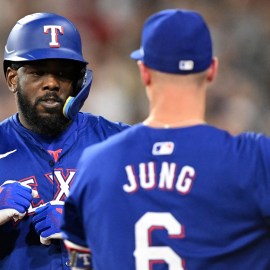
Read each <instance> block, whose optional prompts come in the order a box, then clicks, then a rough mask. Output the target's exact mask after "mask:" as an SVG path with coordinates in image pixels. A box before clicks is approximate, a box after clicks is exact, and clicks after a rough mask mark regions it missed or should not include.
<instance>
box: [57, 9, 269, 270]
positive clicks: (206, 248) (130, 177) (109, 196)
mask: <svg viewBox="0 0 270 270" xmlns="http://www.w3.org/2000/svg"><path fill="white" fill-rule="evenodd" d="M131 57H132V58H133V59H135V60H137V61H138V66H139V69H140V75H141V78H142V81H143V84H144V86H145V88H146V92H147V96H148V98H149V101H150V113H149V116H148V117H147V119H146V120H145V121H144V122H143V123H140V124H137V125H135V126H133V127H131V128H130V129H127V130H125V131H124V132H122V133H120V134H119V135H116V136H114V137H111V138H109V139H108V140H107V141H105V142H103V143H100V144H97V145H95V146H93V147H92V148H90V149H87V150H85V152H84V153H83V155H82V157H81V159H80V162H79V165H78V168H79V173H78V179H77V180H78V181H77V182H76V183H75V184H74V186H72V188H71V192H70V194H69V197H68V198H67V201H66V204H65V207H64V223H63V226H62V230H63V234H64V237H65V239H66V240H65V242H66V245H67V247H68V249H69V251H70V255H71V258H72V265H73V268H72V269H91V267H93V269H95V270H107V269H121V270H126V269H129V270H135V269H136V270H148V269H149V270H150V269H151V270H161V269H162V270H167V269H169V270H184V269H185V270H204V269H207V270H223V269H224V270H225V269H230V270H242V269H256V270H268V269H270V256H269V249H270V196H269V194H270V166H269V164H270V141H269V138H267V137H265V136H263V135H260V134H253V133H243V134H240V135H237V136H232V135H230V134H229V133H228V132H226V131H224V130H221V129H218V128H216V127H214V126H211V125H209V124H207V123H205V118H204V114H205V97H206V90H207V88H208V86H209V84H210V83H211V82H212V81H213V80H214V78H215V76H216V73H217V59H216V58H215V57H213V55H212V41H211V36H210V33H209V30H208V27H207V24H206V22H205V20H204V19H203V18H202V16H201V15H200V14H199V13H197V12H195V11H190V10H178V9H176V10H174V9H172V10H163V11H160V12H158V13H156V14H154V15H152V16H150V18H148V19H147V20H146V22H145V24H144V28H143V32H142V45H141V48H140V49H139V50H137V51H135V52H133V53H132V54H131ZM90 251H91V253H92V262H93V265H92V266H91V265H89V262H87V260H86V259H85V258H87V253H88V257H89V256H90ZM83 267H84V268H83Z"/></svg>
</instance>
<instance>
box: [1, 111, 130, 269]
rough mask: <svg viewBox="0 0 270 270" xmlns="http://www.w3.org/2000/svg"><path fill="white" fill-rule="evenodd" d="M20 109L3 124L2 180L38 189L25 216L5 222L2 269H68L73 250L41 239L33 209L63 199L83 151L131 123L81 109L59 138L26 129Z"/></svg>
mask: <svg viewBox="0 0 270 270" xmlns="http://www.w3.org/2000/svg"><path fill="white" fill-rule="evenodd" d="M17 117H18V116H17V115H14V116H12V117H10V118H8V119H7V120H5V121H4V122H2V123H1V124H0V140H1V141H0V185H1V184H2V183H3V182H5V181H6V180H17V181H20V182H24V184H27V185H28V186H30V187H31V188H33V189H35V190H37V191H38V194H39V197H38V198H34V199H33V202H32V204H31V206H30V208H29V210H28V214H27V216H25V217H24V219H22V220H20V221H18V222H13V221H10V222H8V223H6V224H4V225H2V226H0V269H2V270H34V269H38V270H67V269H70V268H69V267H68V266H67V261H68V256H67V253H66V250H65V247H64V245H63V243H62V241H60V240H54V241H53V242H52V244H51V245H49V246H44V245H42V244H41V243H40V239H39V236H38V235H37V233H36V232H35V230H34V227H33V225H32V224H31V221H32V217H33V213H34V211H35V209H36V207H38V206H39V205H41V204H44V203H46V202H48V201H52V200H56V201H58V200H59V201H63V200H65V199H66V196H67V195H68V192H69V187H70V186H71V185H72V184H73V182H74V181H75V180H76V174H77V167H76V164H77V162H78V159H79V157H80V155H81V153H82V151H83V150H84V149H85V148H86V147H87V146H89V145H92V144H95V143H98V142H101V141H103V140H105V139H106V138H108V137H109V136H111V135H113V134H115V133H118V132H120V131H121V130H123V129H125V128H126V127H128V126H127V125H124V124H121V123H113V122H110V121H107V120H106V119H104V118H102V117H97V116H94V115H91V114H86V113H79V114H78V117H77V118H76V120H75V121H74V122H73V123H72V124H71V126H70V127H69V128H68V130H67V131H65V132H64V133H63V134H62V135H61V136H59V137H58V138H57V139H54V140H50V139H48V138H46V137H42V136H38V135H36V134H33V133H31V132H30V131H29V130H27V129H25V128H24V127H23V126H21V125H20V123H19V122H18V120H17Z"/></svg>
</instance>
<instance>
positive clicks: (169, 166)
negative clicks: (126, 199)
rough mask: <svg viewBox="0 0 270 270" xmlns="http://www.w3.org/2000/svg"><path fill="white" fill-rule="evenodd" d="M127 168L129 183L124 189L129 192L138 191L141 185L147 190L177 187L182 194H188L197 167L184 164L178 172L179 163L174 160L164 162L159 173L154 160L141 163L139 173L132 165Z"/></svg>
mask: <svg viewBox="0 0 270 270" xmlns="http://www.w3.org/2000/svg"><path fill="white" fill-rule="evenodd" d="M125 170H126V174H127V180H128V183H127V184H125V185H123V189H124V191H125V192H127V193H133V192H136V191H137V190H138V189H139V187H140V188H143V189H146V190H150V189H153V188H158V189H160V190H169V191H171V190H174V189H176V190H177V191H178V192H179V193H181V194H187V193H189V192H190V190H191V187H192V184H193V180H194V179H195V174H196V173H195V169H194V168H193V167H191V166H188V165H186V166H183V167H182V168H181V170H180V172H179V173H177V165H176V163H174V162H172V163H168V162H162V164H161V168H160V172H159V174H158V170H157V166H156V164H155V163H154V162H148V163H140V164H139V168H138V171H139V173H138V174H136V170H135V168H134V166H132V165H128V166H126V167H125Z"/></svg>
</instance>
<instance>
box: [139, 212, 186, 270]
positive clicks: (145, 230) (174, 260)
mask: <svg viewBox="0 0 270 270" xmlns="http://www.w3.org/2000/svg"><path fill="white" fill-rule="evenodd" d="M155 229H166V230H167V231H168V235H169V237H171V238H182V237H183V228H182V226H181V224H180V223H179V222H178V221H177V220H176V219H175V218H174V217H173V215H172V214H170V213H153V212H148V213H146V214H144V215H143V216H142V217H141V218H140V219H139V220H138V221H137V222H136V224H135V245H136V248H135V251H134V256H135V260H136V270H146V269H149V270H150V269H152V265H153V264H156V263H164V262H166V263H167V264H168V268H169V270H184V268H183V266H182V265H183V264H182V259H181V257H179V256H178V255H177V254H176V253H175V252H174V251H173V250H172V249H171V248H170V247H168V246H163V247H160V246H159V247H157V246H156V247H155V246H150V243H151V236H152V235H151V232H152V231H153V230H155Z"/></svg>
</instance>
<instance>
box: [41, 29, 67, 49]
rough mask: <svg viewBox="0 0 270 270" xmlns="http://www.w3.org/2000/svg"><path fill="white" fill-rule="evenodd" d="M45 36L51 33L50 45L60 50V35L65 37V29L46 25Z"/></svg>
mask: <svg viewBox="0 0 270 270" xmlns="http://www.w3.org/2000/svg"><path fill="white" fill-rule="evenodd" d="M43 29H44V34H49V32H51V42H50V43H49V45H50V47H51V48H59V47H60V43H59V42H58V33H60V34H61V35H64V27H63V26H60V25H44V28H43Z"/></svg>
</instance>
